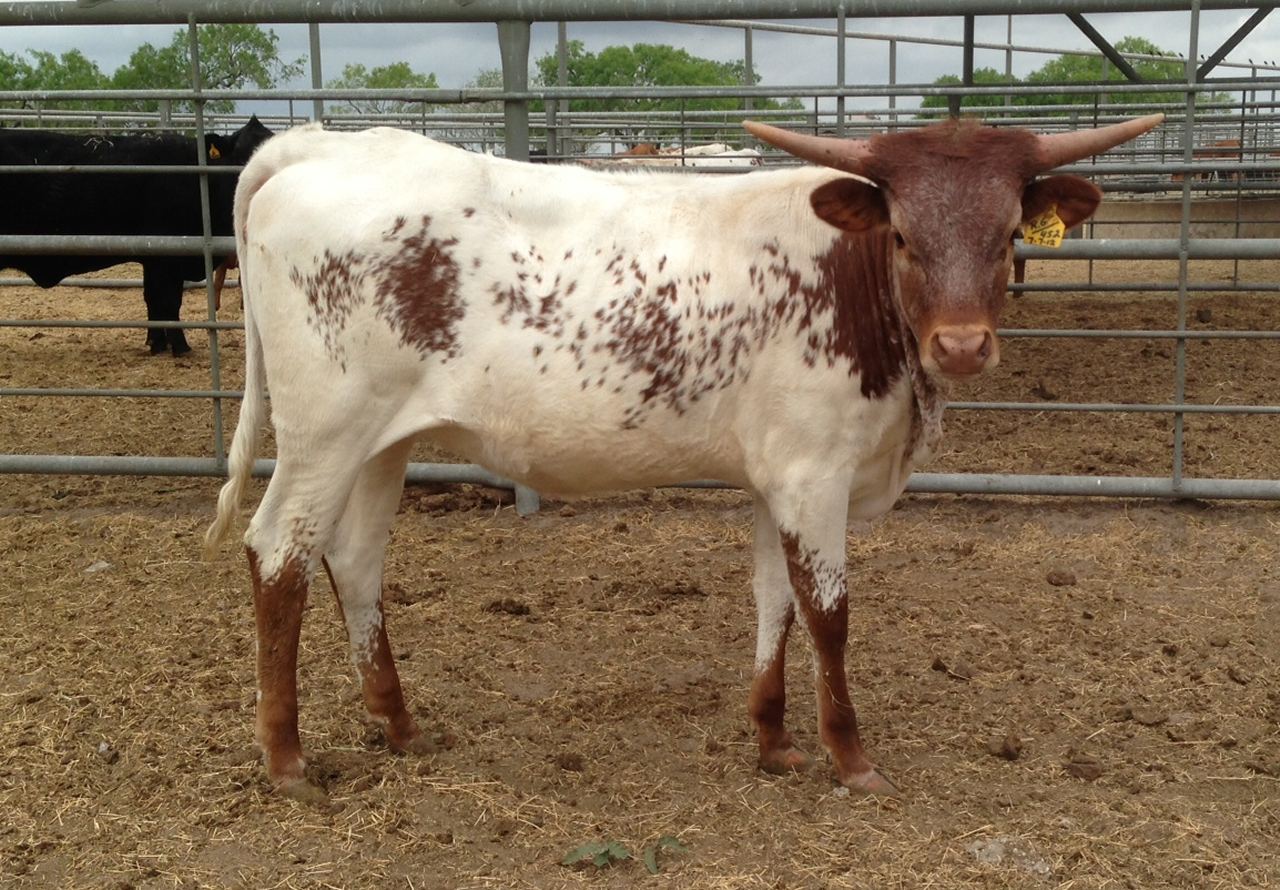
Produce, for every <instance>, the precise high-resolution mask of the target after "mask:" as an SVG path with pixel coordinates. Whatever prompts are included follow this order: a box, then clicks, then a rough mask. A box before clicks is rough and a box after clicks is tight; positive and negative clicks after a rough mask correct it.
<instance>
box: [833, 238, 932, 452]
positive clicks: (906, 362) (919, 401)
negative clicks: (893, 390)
mask: <svg viewBox="0 0 1280 890" xmlns="http://www.w3.org/2000/svg"><path fill="white" fill-rule="evenodd" d="M846 239H857V240H861V241H863V242H864V245H865V248H866V249H868V252H869V255H870V256H872V257H874V262H870V263H868V266H869V267H870V268H872V269H874V272H873V273H871V274H873V275H874V278H875V281H874V283H875V288H874V291H873V292H874V293H876V294H877V295H878V300H879V304H880V305H879V311H880V312H881V313H883V315H882V318H883V319H884V320H885V322H886V323H885V324H883V325H879V326H878V327H879V328H880V329H881V330H882V331H883V332H884V333H883V335H882V336H885V337H888V338H890V339H891V340H892V341H893V343H894V344H895V345H896V346H897V354H898V356H899V357H900V361H901V363H902V364H901V367H904V368H905V369H906V373H907V377H908V379H909V380H910V381H911V392H912V394H913V395H914V397H915V398H914V404H913V406H912V408H913V410H912V412H911V432H910V434H909V437H908V439H907V447H906V455H907V458H908V460H912V462H913V463H919V462H920V461H923V460H925V459H927V458H928V456H929V455H930V454H932V453H933V450H934V448H935V447H936V446H937V444H938V441H939V440H940V439H941V438H942V412H943V409H944V408H946V404H947V393H946V390H945V388H944V386H943V385H942V384H940V383H939V382H938V381H937V380H935V379H934V378H933V377H931V376H930V375H929V374H927V373H926V372H925V370H924V366H923V365H921V363H920V345H919V343H918V342H917V341H916V336H915V334H913V333H912V332H911V326H910V325H909V324H907V318H906V315H905V314H904V313H903V312H902V309H901V307H900V303H899V301H898V299H897V298H896V297H895V296H894V294H893V277H892V274H891V272H890V269H891V268H892V263H893V238H892V236H891V234H890V231H889V229H888V228H887V227H881V228H878V229H874V230H872V231H870V232H866V233H863V234H861V235H849V236H846ZM868 283H871V282H870V281H868ZM917 455H918V459H917V458H916V456H917Z"/></svg>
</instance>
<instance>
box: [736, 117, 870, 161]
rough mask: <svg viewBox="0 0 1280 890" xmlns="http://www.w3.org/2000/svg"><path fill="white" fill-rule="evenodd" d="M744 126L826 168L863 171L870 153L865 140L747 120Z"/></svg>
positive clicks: (799, 156)
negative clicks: (800, 131)
mask: <svg viewBox="0 0 1280 890" xmlns="http://www.w3.org/2000/svg"><path fill="white" fill-rule="evenodd" d="M742 126H743V127H745V128H746V131H747V132H748V133H750V134H751V135H752V136H755V137H756V138H757V139H760V140H762V141H764V142H767V143H769V144H770V145H772V146H773V147H774V148H780V149H782V150H783V151H785V152H786V153H787V154H792V155H795V156H796V157H797V158H803V159H804V160H806V161H813V162H814V163H815V164H821V165H822V166H824V167H834V168H835V169H837V170H843V171H845V172H846V173H861V172H862V165H863V163H864V162H865V160H866V158H867V155H868V153H869V149H868V145H867V141H866V140H865V139H840V138H837V137H835V136H809V135H806V134H804V133H793V132H792V131H791V130H783V129H780V128H778V127H771V126H769V125H768V124H762V123H758V122H757V121H743V122H742Z"/></svg>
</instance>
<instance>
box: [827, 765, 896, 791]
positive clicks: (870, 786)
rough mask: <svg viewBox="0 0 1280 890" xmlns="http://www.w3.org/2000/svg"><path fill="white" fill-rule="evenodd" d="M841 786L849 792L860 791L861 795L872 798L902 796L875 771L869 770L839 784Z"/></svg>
mask: <svg viewBox="0 0 1280 890" xmlns="http://www.w3.org/2000/svg"><path fill="white" fill-rule="evenodd" d="M841 784H842V785H844V786H845V787H846V788H848V789H849V790H850V791H860V792H862V793H863V794H870V795H872V796H874V797H901V796H902V794H901V792H899V791H898V788H897V786H895V785H894V784H893V783H892V782H890V781H889V780H888V779H886V778H885V777H884V776H882V775H880V773H879V772H878V771H876V770H875V769H869V770H867V771H866V772H864V773H855V774H854V775H852V776H850V777H849V778H847V779H845V780H844V781H843V782H841Z"/></svg>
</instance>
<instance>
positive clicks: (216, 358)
mask: <svg viewBox="0 0 1280 890" xmlns="http://www.w3.org/2000/svg"><path fill="white" fill-rule="evenodd" d="M187 37H188V40H189V42H190V48H189V49H190V54H191V89H192V91H193V92H195V94H196V98H195V103H194V104H195V108H194V109H193V110H194V111H195V117H196V164H197V165H198V166H199V167H200V228H201V232H202V233H203V235H204V280H205V288H204V291H205V315H206V317H207V318H208V319H209V321H217V320H218V308H217V299H216V296H215V294H214V289H213V211H212V207H211V203H210V200H209V173H208V170H207V167H208V161H209V155H208V154H207V152H208V146H207V144H206V143H205V132H204V99H202V98H201V97H200V91H201V90H202V89H203V88H204V84H203V80H202V78H201V76H200V34H199V31H198V29H197V28H196V17H195V16H194V15H189V16H187ZM179 299H181V296H179ZM174 330H175V331H180V330H182V329H181V328H174ZM209 385H210V388H211V389H212V390H213V391H214V392H220V391H221V390H222V363H221V361H220V354H219V351H218V329H217V328H209ZM213 455H214V459H215V460H217V462H218V466H223V465H224V464H225V462H226V459H227V453H226V446H225V444H224V443H223V441H222V399H220V398H217V397H214V399H213Z"/></svg>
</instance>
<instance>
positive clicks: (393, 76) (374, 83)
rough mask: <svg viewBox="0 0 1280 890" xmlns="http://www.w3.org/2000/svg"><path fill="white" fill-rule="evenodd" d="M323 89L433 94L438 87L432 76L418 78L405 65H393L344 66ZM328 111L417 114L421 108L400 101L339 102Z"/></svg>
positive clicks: (355, 100)
mask: <svg viewBox="0 0 1280 890" xmlns="http://www.w3.org/2000/svg"><path fill="white" fill-rule="evenodd" d="M327 86H328V87H329V88H331V89H373V90H399V89H422V90H433V89H436V88H437V87H439V86H440V84H438V83H436V76H435V74H420V73H419V72H417V71H414V70H413V68H411V67H410V66H409V63H408V62H393V63H391V64H390V65H380V66H378V67H376V68H366V67H365V66H364V65H347V66H346V67H345V68H343V69H342V75H341V76H340V77H338V78H335V79H334V80H331V81H329V83H328V84H327ZM426 107H427V108H430V107H431V106H426ZM330 109H331V110H334V111H338V110H342V111H350V112H354V113H356V114H395V113H399V114H419V113H421V112H422V111H423V110H424V107H423V103H421V102H406V101H404V100H402V99H342V100H340V101H339V103H338V104H336V105H332V106H330Z"/></svg>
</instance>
